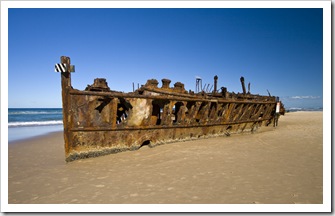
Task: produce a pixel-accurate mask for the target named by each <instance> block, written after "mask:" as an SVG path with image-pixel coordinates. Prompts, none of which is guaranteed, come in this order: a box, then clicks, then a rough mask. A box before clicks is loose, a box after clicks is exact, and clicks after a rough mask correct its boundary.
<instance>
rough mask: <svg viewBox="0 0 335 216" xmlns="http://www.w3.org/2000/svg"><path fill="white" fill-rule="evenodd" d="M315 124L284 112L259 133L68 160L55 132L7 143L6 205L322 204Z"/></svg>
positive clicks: (317, 117)
mask: <svg viewBox="0 0 335 216" xmlns="http://www.w3.org/2000/svg"><path fill="white" fill-rule="evenodd" d="M322 123H323V112H321V111H312V112H308V111H299V112H289V113H287V114H285V115H284V116H281V117H280V119H279V126H278V127H276V128H272V129H270V128H269V130H266V131H264V132H262V131H260V132H256V133H254V134H236V135H235V134H234V135H232V136H230V137H217V138H208V139H199V140H193V141H185V142H175V143H170V144H164V145H160V146H157V147H154V148H149V147H147V146H144V147H142V148H140V149H139V150H136V151H125V152H121V153H116V154H110V155H106V156H102V157H97V158H88V159H83V160H78V161H73V162H69V163H66V162H65V154H64V147H63V145H64V140H63V132H62V131H58V132H52V133H49V134H47V135H41V136H39V137H34V138H30V139H28V140H20V141H14V142H12V143H11V144H10V145H8V163H9V164H8V168H9V172H8V201H9V203H12V204H22V203H25V204H34V203H39V204H43V203H44V204H45V203H49V204H55V203H69V204H71V203H73V204H75V203H82V204H84V203H88V204H89V203H94V204H103V203H106V204H107V203H109V204H125V203H128V204H169V203H175V204H177V203H178V204H200V203H201V204H204V203H208V204H220V203H221V204H255V203H264V204H294V203H296V204H297V203H298V204H312V203H313V204H321V203H323V151H322V149H323V133H322V132H323V128H322V127H323V124H322ZM271 127H272V126H271ZM79 191H80V193H78V192H79Z"/></svg>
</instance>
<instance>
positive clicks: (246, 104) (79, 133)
mask: <svg viewBox="0 0 335 216" xmlns="http://www.w3.org/2000/svg"><path fill="white" fill-rule="evenodd" d="M61 63H66V64H68V65H70V58H68V57H64V56H62V57H61ZM68 68H70V67H68ZM61 77H62V78H61V79H62V100H63V122H64V142H65V145H64V147H65V157H66V161H73V160H76V159H82V158H87V157H97V156H101V155H106V154H110V153H116V152H120V151H125V150H136V149H138V148H140V147H141V146H142V145H149V146H151V147H152V146H156V145H160V144H164V143H170V142H176V141H185V140H192V139H199V138H207V137H214V136H229V135H230V134H233V133H242V132H254V131H256V130H257V129H258V128H259V127H260V126H268V125H270V124H271V123H273V122H274V120H275V118H276V113H275V109H276V102H277V99H276V97H271V96H260V95H251V94H250V93H248V94H246V93H245V92H244V93H243V94H234V93H229V92H226V91H223V92H222V93H218V92H217V86H216V83H217V79H218V78H217V76H216V77H215V78H214V79H215V83H214V84H215V86H214V91H213V92H212V93H205V92H200V93H198V94H195V93H194V92H191V91H190V92H187V91H185V89H184V84H182V83H180V82H177V83H175V84H174V87H173V88H170V87H169V84H170V82H171V81H170V80H167V79H163V80H162V82H163V85H162V87H161V88H159V87H157V85H158V82H157V80H154V79H152V80H148V82H147V83H146V84H145V85H144V86H142V87H141V88H140V89H138V90H136V91H134V92H130V93H123V92H116V91H111V90H110V89H109V87H108V86H107V82H106V80H105V79H96V80H95V82H94V84H93V85H91V86H88V87H87V88H86V89H85V90H84V91H81V90H77V89H73V88H72V86H71V76H70V71H67V72H65V73H62V75H61ZM243 81H244V80H243Z"/></svg>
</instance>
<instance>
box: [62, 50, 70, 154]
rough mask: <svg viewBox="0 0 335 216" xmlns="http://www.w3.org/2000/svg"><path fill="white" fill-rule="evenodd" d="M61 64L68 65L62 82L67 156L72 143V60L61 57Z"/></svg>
mask: <svg viewBox="0 0 335 216" xmlns="http://www.w3.org/2000/svg"><path fill="white" fill-rule="evenodd" d="M61 63H62V64H66V65H67V67H66V72H63V73H60V74H61V82H62V102H63V124H64V148H65V153H66V155H67V154H68V153H69V143H70V125H69V123H70V122H69V121H71V119H72V118H71V117H72V116H71V101H70V94H69V91H70V89H71V73H70V64H71V62H70V58H69V57H66V56H62V57H61Z"/></svg>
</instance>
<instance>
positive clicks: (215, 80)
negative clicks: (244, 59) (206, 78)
mask: <svg viewBox="0 0 335 216" xmlns="http://www.w3.org/2000/svg"><path fill="white" fill-rule="evenodd" d="M217 86H218V76H216V75H215V77H214V92H213V93H214V94H215V93H216V92H217Z"/></svg>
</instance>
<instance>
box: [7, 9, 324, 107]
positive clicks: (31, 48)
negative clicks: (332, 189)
mask: <svg viewBox="0 0 335 216" xmlns="http://www.w3.org/2000/svg"><path fill="white" fill-rule="evenodd" d="M322 15H323V11H322V8H321V9H308V8H302V9H279V8H278V9H225V8H221V9H220V8H216V9H52V8H51V9H50V8H49V9H48V8H47V9H26V8H23V9H13V8H10V9H9V10H8V106H9V107H61V88H60V85H61V84H60V74H59V73H55V72H54V64H55V63H59V61H60V56H62V55H65V56H69V57H71V62H72V64H73V65H75V67H76V72H75V73H73V74H72V86H73V87H74V88H76V89H80V90H83V89H84V88H85V87H86V86H87V85H88V84H92V83H93V80H94V78H97V77H100V78H106V79H107V82H108V85H109V87H110V88H111V89H114V90H119V91H124V92H129V91H132V83H133V82H134V83H135V85H136V86H137V83H139V84H145V82H146V80H147V79H151V78H155V79H157V80H158V81H159V82H160V83H161V79H162V78H169V79H171V80H172V82H171V85H173V84H174V83H175V82H177V81H180V82H183V83H184V84H185V88H186V89H187V90H189V89H191V90H195V77H196V76H200V77H201V78H202V82H203V84H205V83H206V84H207V83H210V84H212V83H213V77H214V76H215V75H218V77H219V80H218V86H219V87H221V86H225V87H227V89H228V91H234V92H242V88H241V85H240V81H239V78H240V77H241V76H244V77H245V82H246V84H247V83H249V82H250V83H251V93H254V94H262V95H267V89H268V90H269V91H270V92H271V94H272V95H276V96H280V97H281V98H283V100H284V99H285V98H286V99H287V100H285V102H286V103H291V104H289V106H295V105H294V101H300V102H301V100H307V101H309V102H310V103H312V104H313V103H318V106H322V96H323V94H322V90H323V83H322V81H323V49H322V46H323V33H322V31H323V26H322V24H323V20H322ZM313 101H314V102H313ZM292 103H293V104H292Z"/></svg>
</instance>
